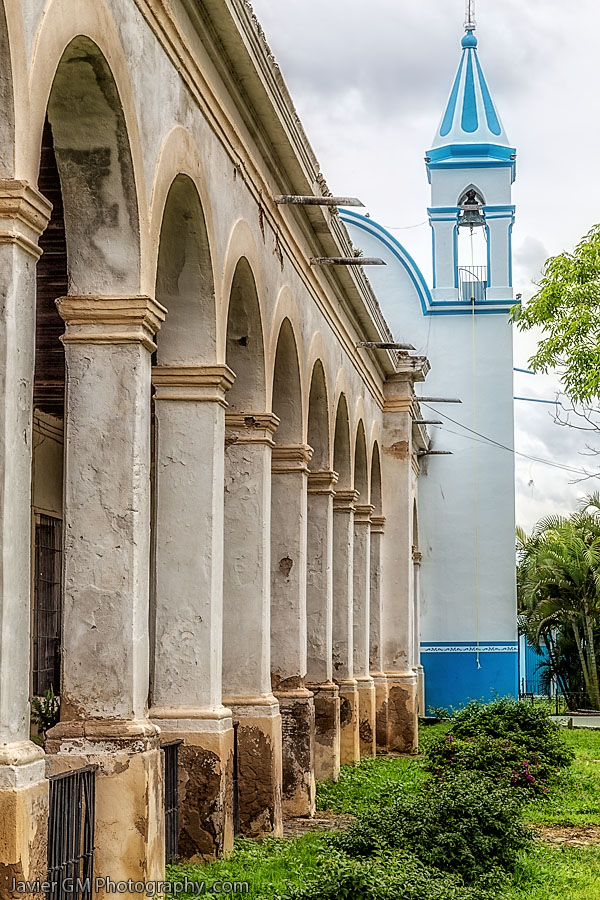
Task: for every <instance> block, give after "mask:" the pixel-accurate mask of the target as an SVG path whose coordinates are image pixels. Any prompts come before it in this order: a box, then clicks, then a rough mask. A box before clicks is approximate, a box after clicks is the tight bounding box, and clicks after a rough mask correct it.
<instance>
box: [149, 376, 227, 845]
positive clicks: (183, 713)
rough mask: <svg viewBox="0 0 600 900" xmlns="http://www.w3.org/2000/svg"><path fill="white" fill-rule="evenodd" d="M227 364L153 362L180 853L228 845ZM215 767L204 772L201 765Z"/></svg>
mask: <svg viewBox="0 0 600 900" xmlns="http://www.w3.org/2000/svg"><path fill="white" fill-rule="evenodd" d="M233 381H234V375H233V373H232V372H231V370H230V369H228V368H227V366H194V367H183V366H155V367H154V369H153V370H152V382H153V384H154V387H155V393H154V408H155V473H154V486H155V489H154V534H153V539H154V554H153V556H154V573H155V574H154V604H153V606H154V629H153V630H154V634H153V654H152V664H153V665H152V680H151V703H152V708H151V710H150V715H151V717H152V720H153V721H154V722H155V724H156V725H159V726H160V729H161V733H162V740H163V741H170V740H176V739H181V740H183V742H184V743H183V745H182V746H181V747H180V748H179V760H178V762H179V770H180V773H181V777H180V795H179V852H180V854H181V855H182V856H183V857H185V858H191V857H194V856H197V855H201V856H210V855H212V854H217V855H220V854H221V853H222V852H223V851H227V850H230V849H231V848H232V847H233V818H232V790H233V783H232V766H233V722H232V719H231V710H229V709H226V708H225V707H224V706H223V704H222V702H221V693H222V690H221V689H222V668H223V667H222V629H223V516H224V500H223V477H224V451H223V447H224V440H225V408H226V406H227V403H226V401H225V395H226V392H227V391H228V390H229V388H230V387H231V385H232V384H233ZM207 771H211V772H212V773H213V775H212V777H211V778H210V779H207V778H206V772H207Z"/></svg>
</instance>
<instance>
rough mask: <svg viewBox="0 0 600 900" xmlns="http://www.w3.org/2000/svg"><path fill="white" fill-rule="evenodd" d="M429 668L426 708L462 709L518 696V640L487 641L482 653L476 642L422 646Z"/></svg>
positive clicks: (425, 663)
mask: <svg viewBox="0 0 600 900" xmlns="http://www.w3.org/2000/svg"><path fill="white" fill-rule="evenodd" d="M421 663H422V665H423V668H424V669H425V707H426V709H428V708H429V707H437V708H444V709H450V708H451V707H453V708H454V709H458V708H459V707H461V706H464V705H465V704H466V703H468V702H469V700H483V701H484V702H485V701H490V700H494V699H495V698H496V697H515V698H516V697H517V696H518V685H519V680H518V679H519V653H518V644H517V642H516V641H514V642H512V641H504V642H487V643H486V644H484V645H481V647H480V650H479V663H480V668H478V666H477V648H476V647H475V645H474V644H473V643H466V642H465V643H462V642H454V643H450V642H440V643H424V644H421Z"/></svg>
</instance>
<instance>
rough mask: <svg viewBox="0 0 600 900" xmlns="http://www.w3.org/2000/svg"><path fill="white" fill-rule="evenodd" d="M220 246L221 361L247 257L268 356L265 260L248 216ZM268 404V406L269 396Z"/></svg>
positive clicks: (217, 285)
mask: <svg viewBox="0 0 600 900" xmlns="http://www.w3.org/2000/svg"><path fill="white" fill-rule="evenodd" d="M220 246H221V245H220V244H215V245H214V248H215V249H214V256H213V259H214V270H215V275H216V273H217V272H219V273H221V277H220V278H219V279H217V281H216V282H215V291H216V295H217V301H216V305H217V344H218V356H219V362H225V359H226V356H227V353H228V341H229V324H230V323H229V318H230V306H231V300H232V289H233V285H234V280H235V277H236V275H237V274H239V273H238V266H239V263H240V262H241V260H244V261H245V264H246V266H247V267H249V269H250V272H251V275H252V281H253V283H254V287H253V293H254V294H255V296H256V301H257V311H258V314H259V316H260V321H261V345H262V347H263V351H264V356H265V359H266V351H267V346H268V337H267V329H266V327H265V323H266V322H267V321H268V316H267V314H266V311H265V304H264V297H265V286H264V282H263V276H262V270H263V260H262V257H261V254H260V252H259V249H258V245H257V243H256V240H255V236H254V234H253V231H252V229H251V227H250V225H249V224H248V222H247V221H246V220H245V219H238V220H237V222H236V223H235V224H234V225H233V227H232V229H231V233H230V235H229V240H228V241H227V243H226V245H225V249H224V250H220ZM265 378H266V366H265ZM264 408H265V409H267V405H266V400H265V407H264Z"/></svg>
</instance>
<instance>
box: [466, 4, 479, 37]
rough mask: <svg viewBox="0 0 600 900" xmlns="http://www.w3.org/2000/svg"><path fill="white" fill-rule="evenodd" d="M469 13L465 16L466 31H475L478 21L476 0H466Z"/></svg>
mask: <svg viewBox="0 0 600 900" xmlns="http://www.w3.org/2000/svg"><path fill="white" fill-rule="evenodd" d="M466 2H467V15H466V18H465V31H475V29H476V28H477V22H476V21H475V0H466Z"/></svg>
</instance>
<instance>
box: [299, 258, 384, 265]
mask: <svg viewBox="0 0 600 900" xmlns="http://www.w3.org/2000/svg"><path fill="white" fill-rule="evenodd" d="M310 264H311V266H387V263H386V262H385V261H384V260H383V259H378V258H377V257H376V256H374V257H371V256H318V257H315V256H312V257H311V260H310Z"/></svg>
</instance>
